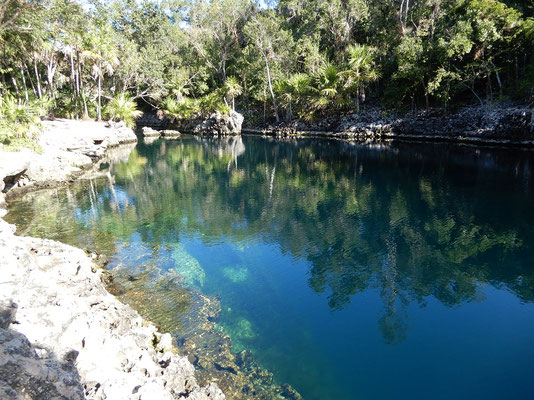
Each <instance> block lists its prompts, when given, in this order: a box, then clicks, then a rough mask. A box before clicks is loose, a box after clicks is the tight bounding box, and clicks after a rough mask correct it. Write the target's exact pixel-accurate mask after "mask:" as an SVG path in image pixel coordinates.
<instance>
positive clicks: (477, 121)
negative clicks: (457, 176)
mask: <svg viewBox="0 0 534 400" xmlns="http://www.w3.org/2000/svg"><path fill="white" fill-rule="evenodd" d="M242 132H243V133H244V134H253V135H262V136H273V137H299V138H300V137H308V138H314V137H320V138H333V139H342V140H354V141H361V142H366V141H371V142H373V141H375V142H380V141H388V142H394V141H404V142H421V143H428V142H433V143H455V144H469V145H475V146H488V147H495V146H499V147H513V148H528V149H530V148H534V109H533V108H532V107H529V106H525V105H486V106H475V107H464V108H462V109H460V110H459V111H458V112H456V113H453V114H450V115H444V114H443V112H442V110H429V111H424V112H420V113H409V114H405V115H402V116H397V115H391V116H386V115H385V114H384V112H383V111H381V110H380V109H376V108H370V109H369V110H368V111H364V112H362V113H359V114H350V115H337V116H335V115H334V116H331V117H327V118H325V119H324V121H320V122H316V123H309V122H303V121H299V120H296V121H293V122H285V123H280V124H275V125H265V126H261V125H260V126H247V127H244V128H242Z"/></svg>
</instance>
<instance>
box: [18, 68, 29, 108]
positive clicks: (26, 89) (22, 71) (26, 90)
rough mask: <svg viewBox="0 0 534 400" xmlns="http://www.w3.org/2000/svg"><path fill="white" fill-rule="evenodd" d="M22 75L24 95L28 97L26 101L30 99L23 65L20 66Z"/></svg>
mask: <svg viewBox="0 0 534 400" xmlns="http://www.w3.org/2000/svg"><path fill="white" fill-rule="evenodd" d="M20 76H21V77H22V85H23V86H24V97H25V98H26V101H29V100H30V99H29V97H28V86H27V85H26V77H25V76H24V69H23V68H22V65H21V67H20Z"/></svg>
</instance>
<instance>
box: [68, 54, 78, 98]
mask: <svg viewBox="0 0 534 400" xmlns="http://www.w3.org/2000/svg"><path fill="white" fill-rule="evenodd" d="M70 79H71V83H72V92H73V95H74V97H76V95H77V94H78V92H77V91H76V77H75V73H74V55H73V52H72V50H71V51H70Z"/></svg>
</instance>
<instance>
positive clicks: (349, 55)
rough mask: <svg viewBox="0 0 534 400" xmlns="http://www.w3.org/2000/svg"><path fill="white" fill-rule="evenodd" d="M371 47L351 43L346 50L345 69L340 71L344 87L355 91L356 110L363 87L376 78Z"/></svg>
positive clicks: (357, 109) (358, 109) (358, 110)
mask: <svg viewBox="0 0 534 400" xmlns="http://www.w3.org/2000/svg"><path fill="white" fill-rule="evenodd" d="M373 50H374V49H372V48H370V47H368V46H366V45H361V44H357V43H356V44H352V45H350V46H349V47H347V50H346V66H347V69H345V70H343V71H341V72H340V75H341V76H343V78H344V79H345V87H346V88H349V89H351V90H354V91H355V100H356V112H360V98H361V97H362V95H364V88H365V85H367V84H368V83H369V82H373V81H375V80H377V79H378V77H379V74H378V72H377V70H376V66H375V62H374V57H373Z"/></svg>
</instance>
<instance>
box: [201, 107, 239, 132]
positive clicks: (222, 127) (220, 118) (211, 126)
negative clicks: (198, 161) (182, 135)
mask: <svg viewBox="0 0 534 400" xmlns="http://www.w3.org/2000/svg"><path fill="white" fill-rule="evenodd" d="M243 120H244V117H243V115H241V114H239V113H238V112H235V111H231V112H230V114H229V115H221V114H219V113H213V114H211V115H210V117H209V118H208V119H207V120H205V121H203V122H201V123H200V124H198V125H197V126H196V127H195V129H194V133H197V134H203V135H215V136H227V135H240V134H241V127H242V125H243Z"/></svg>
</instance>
